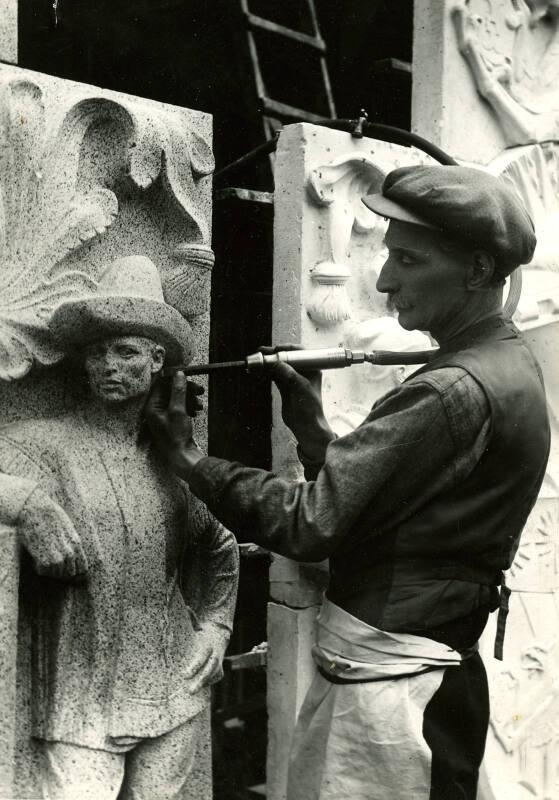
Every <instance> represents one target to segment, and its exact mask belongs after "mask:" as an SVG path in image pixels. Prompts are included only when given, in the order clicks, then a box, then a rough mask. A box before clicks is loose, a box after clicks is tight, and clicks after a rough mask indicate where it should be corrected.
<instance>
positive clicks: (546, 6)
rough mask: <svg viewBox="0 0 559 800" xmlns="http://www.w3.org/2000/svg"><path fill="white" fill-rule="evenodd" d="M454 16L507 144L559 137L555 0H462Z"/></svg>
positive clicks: (558, 38)
mask: <svg viewBox="0 0 559 800" xmlns="http://www.w3.org/2000/svg"><path fill="white" fill-rule="evenodd" d="M452 15H453V20H454V24H455V28H456V34H457V40H458V46H459V48H460V51H461V52H462V54H463V56H464V57H465V58H466V60H467V62H468V64H469V66H470V69H471V72H472V75H473V78H474V80H475V83H476V87H477V90H478V92H479V93H480V94H481V96H482V97H484V98H485V99H486V100H487V101H488V102H489V103H490V104H491V106H492V108H493V110H494V112H495V114H496V115H497V117H498V119H499V121H500V123H501V127H502V131H503V134H504V136H505V139H506V141H507V143H508V144H526V143H528V142H542V141H546V140H549V139H555V138H557V136H558V134H559V88H558V87H559V3H558V2H557V0H500V1H498V0H488V2H487V1H486V2H485V3H483V4H481V3H480V2H478V0H460V2H459V3H457V4H456V5H455V6H454V8H453V9H452Z"/></svg>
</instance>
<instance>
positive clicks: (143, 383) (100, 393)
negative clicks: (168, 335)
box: [84, 336, 165, 405]
mask: <svg viewBox="0 0 559 800" xmlns="http://www.w3.org/2000/svg"><path fill="white" fill-rule="evenodd" d="M84 355H85V358H84V366H85V371H86V373H87V377H88V380H89V386H90V389H91V392H92V394H93V395H94V396H95V397H97V398H99V400H101V402H103V403H106V404H107V405H116V404H120V403H126V402H127V401H130V400H133V399H135V398H139V397H144V396H145V395H147V393H148V392H149V390H150V388H151V385H152V383H153V376H154V375H155V374H156V373H157V372H159V371H160V370H161V368H162V367H163V361H164V358H165V350H164V349H163V347H161V346H160V345H158V344H156V343H155V342H153V341H152V340H151V339H145V338H143V337H142V336H114V337H111V338H109V339H103V340H101V341H99V342H94V343H93V344H91V345H90V346H89V347H87V348H86V349H85V354H84Z"/></svg>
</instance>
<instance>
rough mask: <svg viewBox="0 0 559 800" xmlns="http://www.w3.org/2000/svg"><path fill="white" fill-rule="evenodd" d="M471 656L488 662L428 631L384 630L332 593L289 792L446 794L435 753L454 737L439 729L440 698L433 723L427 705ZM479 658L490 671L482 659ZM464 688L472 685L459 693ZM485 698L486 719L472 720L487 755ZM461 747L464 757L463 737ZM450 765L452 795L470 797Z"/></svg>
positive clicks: (424, 799)
mask: <svg viewBox="0 0 559 800" xmlns="http://www.w3.org/2000/svg"><path fill="white" fill-rule="evenodd" d="M472 656H474V657H475V658H477V659H478V660H479V656H477V653H474V652H473V651H471V652H469V653H466V654H461V653H459V652H457V651H456V650H453V649H451V648H450V647H448V646H447V645H445V644H442V643H440V642H436V641H433V640H431V639H427V638H424V637H421V636H413V635H411V634H397V633H387V632H385V631H381V630H378V629H377V628H374V627H372V626H371V625H367V624H366V623H364V622H362V621H361V620H359V619H357V618H356V617H353V616H352V615H351V614H348V613H347V612H345V611H343V610H342V609H341V608H339V607H338V606H336V605H334V604H333V603H331V602H330V601H328V600H327V599H325V600H324V604H323V606H322V609H321V612H320V614H319V617H318V637H317V644H316V645H315V646H314V648H313V658H314V660H315V663H316V665H317V668H318V672H317V675H316V676H315V679H314V681H313V683H312V685H311V687H310V689H309V691H308V693H307V696H306V698H305V701H304V703H303V706H302V708H301V711H300V714H299V717H298V721H297V725H296V729H295V733H294V740H293V745H292V752H291V758H290V766H289V776H288V791H287V800H410V798H414V800H433V798H435V797H437V798H438V797H439V796H441V797H443V796H444V795H443V794H442V791H441V793H440V795H439V794H437V793H436V792H434V791H433V790H432V789H433V787H432V772H433V751H434V750H435V749H436V748H437V740H439V741H441V742H443V743H444V748H446V749H448V748H447V747H446V746H447V743H448V739H447V737H446V736H445V732H444V731H443V732H442V735H441V732H440V730H439V727H440V726H439V722H440V718H441V715H440V709H439V710H437V704H436V703H433V708H434V710H435V717H434V720H433V723H434V724H433V725H431V726H430V727H429V726H426V724H425V716H426V709H427V707H428V706H429V704H430V703H432V701H434V699H435V697H436V695H437V692H438V691H439V690H441V687H442V684H443V681H444V679H445V674H446V673H447V672H449V673H456V674H457V675H458V674H459V673H460V671H461V669H462V665H463V664H464V659H465V658H469V657H472ZM472 660H473V658H472ZM479 666H481V669H482V671H483V666H482V665H481V662H479ZM484 674H485V673H484V672H483V675H484ZM455 690H456V687H455V689H454V693H456V692H455ZM463 690H464V691H466V692H467V691H468V687H467V686H466V687H464V688H463V689H459V692H461V691H463ZM482 693H483V692H482ZM446 704H447V701H446V699H445V703H444V704H443V705H446ZM485 705H486V704H483V703H482V706H483V708H482V709H481V711H480V713H479V714H478V716H480V717H485V718H484V719H481V720H480V724H479V725H477V726H476V725H475V724H474V725H472V726H470V727H472V728H473V729H477V734H478V735H477V738H478V739H479V738H481V739H482V741H481V754H482V753H483V746H484V740H485V733H484V731H485V732H486V730H487V719H486V717H487V716H488V707H487V709H486V708H485ZM443 710H446V711H449V710H450V709H449V708H446V709H443ZM437 714H438V716H439V720H437V719H436V716H437ZM427 727H429V731H430V735H429V736H427V739H430V741H429V742H428V741H427V740H426V733H425V730H426V728H427ZM431 734H432V735H431ZM466 746H467V745H466ZM450 749H452V748H450ZM457 749H458V754H457V756H458V758H457V760H460V758H461V755H462V754H461V753H460V752H459V750H460V749H461V744H460V743H459V744H458V748H457ZM472 749H473V750H474V751H476V747H474V748H472ZM477 751H479V748H477ZM480 760H481V756H480V755H479V752H477V754H476V755H475V761H476V764H474V765H473V767H472V770H471V772H472V774H473V778H472V780H471V781H470V783H472V785H473V789H472V791H473V795H472V797H475V782H476V781H477V768H478V767H479V764H477V762H478V761H480ZM447 766H448V765H447ZM445 770H446V772H445ZM451 771H452V769H451ZM447 772H448V769H447V767H446V766H445V767H443V769H442V772H441V770H440V769H438V770H437V773H438V776H439V777H438V778H437V780H438V782H439V783H440V785H441V787H442V786H443V784H444V787H445V790H446V789H448V790H449V792H451V793H449V794H448V795H447V796H448V798H450V797H452V796H460V797H462V796H463V797H470V792H466V793H464V794H463V795H462V794H458V793H457V792H455V793H454V794H453V793H452V791H453V788H452V787H453V784H452V779H450V782H449V780H448V775H447V774H446V773H447ZM441 781H442V783H441Z"/></svg>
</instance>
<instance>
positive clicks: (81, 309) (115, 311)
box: [49, 256, 193, 364]
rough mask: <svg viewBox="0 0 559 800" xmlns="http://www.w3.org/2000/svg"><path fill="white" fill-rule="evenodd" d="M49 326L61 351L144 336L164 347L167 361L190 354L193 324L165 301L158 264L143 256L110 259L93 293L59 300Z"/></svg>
mask: <svg viewBox="0 0 559 800" xmlns="http://www.w3.org/2000/svg"><path fill="white" fill-rule="evenodd" d="M49 329H50V331H51V332H52V334H53V336H54V338H55V340H56V341H57V343H58V344H59V345H60V347H61V348H62V349H63V350H66V351H68V350H74V349H76V348H78V347H83V346H84V345H86V344H90V343H91V342H94V341H97V340H99V339H105V338H108V337H111V336H144V337H145V338H147V339H153V340H154V341H155V342H157V343H158V344H160V345H162V346H163V347H164V348H165V353H166V356H165V362H166V363H167V364H182V363H185V364H188V363H189V362H190V361H191V359H192V353H193V335H192V329H191V328H190V325H189V324H188V322H187V321H186V320H185V319H184V317H183V316H182V315H181V314H179V312H178V311H177V310H176V309H174V308H173V307H172V306H170V305H168V304H167V303H166V302H165V300H164V298H163V289H162V286H161V279H160V277H159V272H158V271H157V267H156V266H155V264H154V263H153V261H151V260H150V259H149V258H146V257H145V256H126V257H124V258H117V259H115V261H113V262H112V263H111V264H109V266H108V267H106V269H105V270H104V271H103V273H102V274H101V277H100V279H99V287H98V291H97V293H96V294H95V295H90V296H88V297H81V298H76V299H73V300H68V301H67V302H65V303H62V304H61V305H59V306H58V308H56V309H55V310H54V312H53V314H52V316H51V318H50V320H49Z"/></svg>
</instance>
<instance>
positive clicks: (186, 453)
mask: <svg viewBox="0 0 559 800" xmlns="http://www.w3.org/2000/svg"><path fill="white" fill-rule="evenodd" d="M189 387H191V388H190V390H189ZM192 387H193V388H192ZM203 391H204V389H203V387H202V386H198V384H196V383H193V382H192V381H187V380H186V376H185V375H184V373H183V372H177V373H176V374H175V375H174V376H173V379H172V383H171V394H170V397H169V400H168V401H167V399H166V397H165V395H166V392H165V386H164V384H163V382H161V381H157V382H156V383H155V384H154V386H153V389H152V390H151V393H150V396H149V399H148V402H147V405H146V408H145V417H146V421H147V424H148V427H149V429H150V431H151V433H152V435H153V437H154V439H155V442H156V444H157V447H158V448H159V450H160V451H161V453H162V454H163V456H164V457H165V459H166V460H167V461H168V462H169V465H170V466H171V468H172V469H173V470H174V472H176V474H177V475H178V476H179V477H181V478H183V479H184V480H188V477H189V475H190V473H191V471H192V468H193V467H194V465H195V464H196V463H197V462H198V461H199V460H200V459H201V458H203V457H204V454H203V453H202V451H201V450H200V449H199V448H198V446H197V445H196V442H195V441H194V439H193V437H192V419H191V415H192V416H195V414H196V411H198V410H200V406H201V403H200V401H199V400H198V397H199V395H200V394H201V393H202V392H203Z"/></svg>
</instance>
